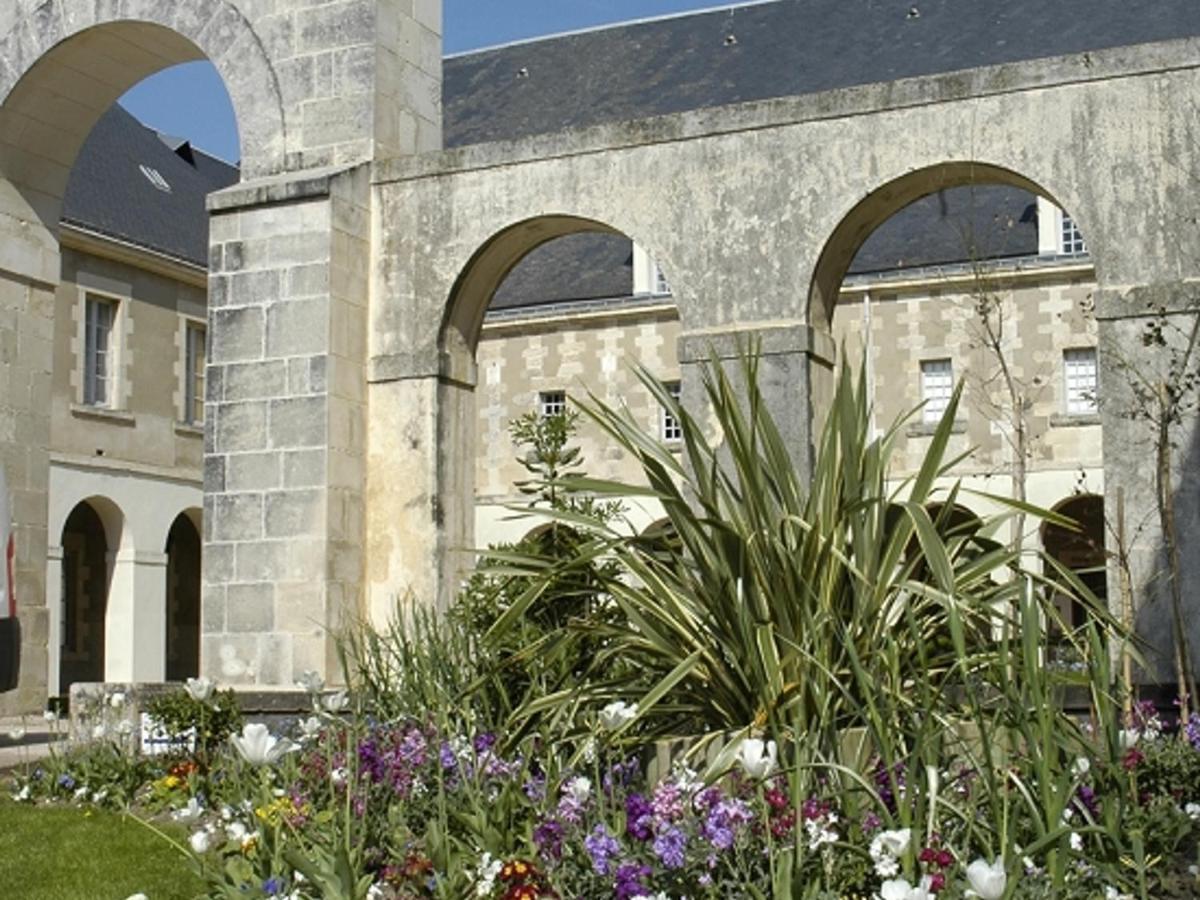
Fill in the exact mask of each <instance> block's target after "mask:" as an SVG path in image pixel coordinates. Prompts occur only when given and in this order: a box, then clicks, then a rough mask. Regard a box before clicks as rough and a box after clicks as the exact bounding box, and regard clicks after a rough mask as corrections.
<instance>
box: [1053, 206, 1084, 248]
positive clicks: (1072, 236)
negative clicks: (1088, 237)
mask: <svg viewBox="0 0 1200 900" xmlns="http://www.w3.org/2000/svg"><path fill="white" fill-rule="evenodd" d="M1059 238H1060V243H1059V248H1058V249H1059V252H1060V253H1062V254H1063V255H1065V256H1081V255H1083V254H1084V253H1087V244H1086V243H1085V242H1084V240H1083V235H1082V234H1081V233H1080V231H1079V226H1078V225H1076V224H1075V220H1074V219H1072V218H1071V217H1070V216H1068V215H1067V214H1066V213H1063V214H1062V226H1061V231H1060V234H1059Z"/></svg>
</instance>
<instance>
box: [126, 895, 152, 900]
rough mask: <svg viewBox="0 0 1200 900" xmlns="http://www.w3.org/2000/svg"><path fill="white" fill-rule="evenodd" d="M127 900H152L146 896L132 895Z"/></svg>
mask: <svg viewBox="0 0 1200 900" xmlns="http://www.w3.org/2000/svg"><path fill="white" fill-rule="evenodd" d="M125 900H150V898H149V897H147V896H146V895H145V894H130V895H129V896H128V897H126V898H125Z"/></svg>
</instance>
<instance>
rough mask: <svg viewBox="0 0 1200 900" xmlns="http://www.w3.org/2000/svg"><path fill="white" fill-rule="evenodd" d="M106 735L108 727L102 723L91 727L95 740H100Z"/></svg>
mask: <svg viewBox="0 0 1200 900" xmlns="http://www.w3.org/2000/svg"><path fill="white" fill-rule="evenodd" d="M106 734H108V726H106V725H105V724H104V723H103V722H98V723H96V725H95V726H93V728H92V737H93V738H94V739H95V740H97V741H98V740H100V738H102V737H104V736H105V735H106Z"/></svg>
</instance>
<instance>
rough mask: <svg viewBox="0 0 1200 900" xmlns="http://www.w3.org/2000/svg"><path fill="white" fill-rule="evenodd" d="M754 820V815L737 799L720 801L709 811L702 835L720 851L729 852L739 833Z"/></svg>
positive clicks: (701, 827) (702, 826)
mask: <svg viewBox="0 0 1200 900" xmlns="http://www.w3.org/2000/svg"><path fill="white" fill-rule="evenodd" d="M753 820H754V814H753V813H752V812H751V811H750V807H748V806H747V805H746V804H745V803H744V802H743V801H741V800H738V799H737V798H730V799H728V800H721V801H719V802H718V803H717V804H716V805H715V806H714V807H713V808H712V809H710V810H709V813H708V816H707V818H705V820H704V824H702V825H701V826H700V833H701V835H703V836H704V839H705V840H707V841H708V842H709V843H710V844H712V845H713V847H715V848H716V849H718V850H728V849H729V848H730V847H732V846H733V842H734V841H735V840H737V833H738V831H739V830H740V829H741V828H742V827H744V826H745V825H748V824H749V823H750V822H752V821H753Z"/></svg>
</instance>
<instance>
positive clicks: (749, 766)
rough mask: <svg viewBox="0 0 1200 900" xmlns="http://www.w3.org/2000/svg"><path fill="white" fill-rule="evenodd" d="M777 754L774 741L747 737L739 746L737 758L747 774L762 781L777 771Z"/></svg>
mask: <svg viewBox="0 0 1200 900" xmlns="http://www.w3.org/2000/svg"><path fill="white" fill-rule="evenodd" d="M777 754H778V750H777V749H776V747H775V742H774V741H765V742H764V741H761V740H759V739H758V738H746V739H745V740H743V741H742V743H741V746H740V747H738V754H737V759H738V762H739V763H740V764H741V766H742V770H743V771H745V773H746V774H747V775H749V776H750V777H751V778H753V779H755V780H758V781H761V780H762V779H764V778H766V777H767V776H769V775H770V774H771V773H772V772H774V771H775V764H776V760H777V758H778V756H777Z"/></svg>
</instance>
